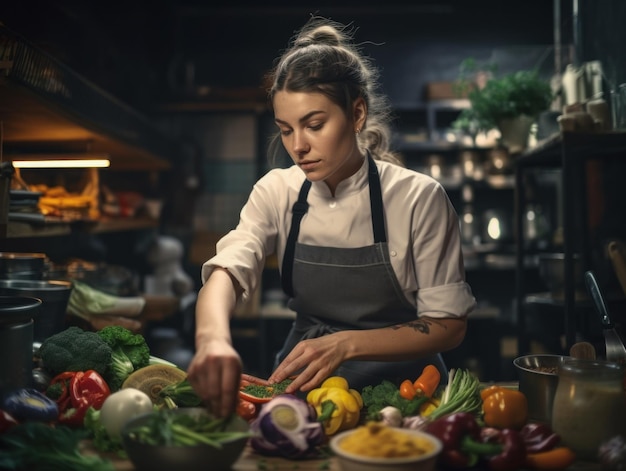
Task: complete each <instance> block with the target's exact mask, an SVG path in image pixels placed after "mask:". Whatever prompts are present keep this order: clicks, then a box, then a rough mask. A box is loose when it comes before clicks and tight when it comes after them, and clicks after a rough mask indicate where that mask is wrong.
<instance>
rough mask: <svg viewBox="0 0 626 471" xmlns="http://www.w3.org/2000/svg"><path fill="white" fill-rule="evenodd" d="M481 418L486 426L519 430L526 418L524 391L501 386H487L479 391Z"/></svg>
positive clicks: (526, 405) (526, 407)
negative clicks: (481, 407) (481, 409)
mask: <svg viewBox="0 0 626 471" xmlns="http://www.w3.org/2000/svg"><path fill="white" fill-rule="evenodd" d="M480 397H481V398H482V400H483V420H484V421H485V425H486V426H488V427H495V428H499V429H505V428H512V429H517V430H519V429H520V428H522V426H523V425H524V424H525V423H526V422H527V420H528V400H527V399H526V396H525V395H524V393H522V392H520V391H517V390H515V389H509V388H505V387H501V386H489V387H488V388H485V389H483V390H482V391H481V392H480Z"/></svg>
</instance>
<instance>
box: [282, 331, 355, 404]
mask: <svg viewBox="0 0 626 471" xmlns="http://www.w3.org/2000/svg"><path fill="white" fill-rule="evenodd" d="M346 335H349V333H348V331H342V332H336V333H333V334H328V335H324V336H322V337H317V338H313V339H307V340H302V341H300V342H299V343H298V344H297V345H296V346H295V347H294V348H293V349H292V350H291V352H289V354H288V355H287V356H286V357H285V359H284V360H283V361H282V362H281V364H280V365H278V367H277V368H276V370H275V371H274V372H273V373H272V375H271V376H270V377H269V382H270V383H280V382H281V381H283V380H285V379H286V378H288V377H290V376H294V375H297V377H296V378H295V379H294V380H293V382H292V383H291V384H290V385H289V387H288V388H287V390H286V391H285V392H287V393H294V392H296V391H303V392H306V391H310V390H311V389H314V388H316V387H318V386H319V385H320V384H321V383H322V381H324V380H325V379H326V378H328V377H329V376H330V375H331V374H332V372H333V371H335V370H336V369H337V368H338V367H339V365H340V364H341V363H342V362H343V361H344V360H346V359H347V358H346V354H347V347H346V345H347V343H346V342H345V341H344V337H345V336H346Z"/></svg>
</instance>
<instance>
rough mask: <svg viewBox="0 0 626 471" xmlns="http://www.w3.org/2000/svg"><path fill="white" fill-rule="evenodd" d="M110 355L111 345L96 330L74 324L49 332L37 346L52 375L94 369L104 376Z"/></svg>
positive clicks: (45, 365) (44, 363)
mask: <svg viewBox="0 0 626 471" xmlns="http://www.w3.org/2000/svg"><path fill="white" fill-rule="evenodd" d="M112 355H113V351H112V349H111V347H109V345H107V343H106V342H105V341H104V340H102V338H101V337H100V336H99V335H98V334H97V333H95V332H90V331H86V330H83V329H81V328H80V327H76V326H70V327H68V328H67V329H65V330H62V331H61V332H58V333H56V334H54V335H51V336H50V337H48V338H47V339H45V340H44V341H43V343H42V344H41V347H40V348H39V357H40V358H41V361H42V362H43V365H44V367H45V368H46V369H47V370H48V371H49V372H50V373H52V374H53V375H57V374H59V373H64V372H66V371H87V370H96V371H97V372H98V373H100V375H102V376H105V375H106V373H107V371H108V369H109V364H110V363H111V357H112Z"/></svg>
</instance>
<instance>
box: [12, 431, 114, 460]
mask: <svg viewBox="0 0 626 471" xmlns="http://www.w3.org/2000/svg"><path fill="white" fill-rule="evenodd" d="M85 437H86V435H85V431H84V430H82V429H72V428H69V427H66V426H63V425H59V426H56V427H51V426H49V425H47V424H44V423H42V422H24V423H21V424H19V425H16V426H14V427H12V428H11V429H10V430H8V431H7V432H5V433H3V434H2V435H0V451H1V452H0V469H14V470H23V469H36V470H37V471H57V470H59V469H62V470H64V471H84V470H85V469H89V470H92V471H114V469H115V467H114V466H113V463H112V462H110V461H108V460H106V459H103V458H101V457H100V456H97V455H83V454H81V452H80V451H79V447H78V445H79V442H80V441H81V440H82V439H84V438H85Z"/></svg>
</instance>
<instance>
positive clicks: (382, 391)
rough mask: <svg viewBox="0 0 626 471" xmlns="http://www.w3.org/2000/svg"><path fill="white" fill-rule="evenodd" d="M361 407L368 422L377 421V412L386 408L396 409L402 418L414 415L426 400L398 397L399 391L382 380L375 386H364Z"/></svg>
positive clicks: (389, 382) (422, 397)
mask: <svg viewBox="0 0 626 471" xmlns="http://www.w3.org/2000/svg"><path fill="white" fill-rule="evenodd" d="M361 397H362V398H363V406H364V407H365V409H366V411H367V413H366V417H367V419H370V420H377V418H378V417H379V412H380V411H381V410H382V409H384V408H385V407H387V406H393V407H395V408H397V409H398V410H399V411H400V413H401V414H402V416H403V417H407V416H410V415H416V414H417V413H418V411H419V408H420V407H421V405H422V404H423V403H424V402H426V401H427V400H428V398H427V397H426V396H419V397H418V396H416V397H414V398H413V399H411V400H408V399H405V398H404V397H402V396H400V389H399V388H398V386H396V385H395V384H393V383H392V382H391V381H388V380H383V381H382V382H381V383H380V384H378V385H376V386H371V385H370V386H365V387H364V388H363V390H362V391H361Z"/></svg>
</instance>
